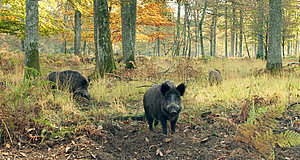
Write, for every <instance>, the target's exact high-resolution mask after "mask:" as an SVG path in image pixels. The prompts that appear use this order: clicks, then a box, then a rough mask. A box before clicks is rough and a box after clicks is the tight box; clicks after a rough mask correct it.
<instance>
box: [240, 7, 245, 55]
mask: <svg viewBox="0 0 300 160" xmlns="http://www.w3.org/2000/svg"><path fill="white" fill-rule="evenodd" d="M243 23H244V22H243V12H242V11H241V10H240V49H239V51H240V52H239V57H243V34H244V33H243Z"/></svg>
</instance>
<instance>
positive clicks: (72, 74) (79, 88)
mask: <svg viewBox="0 0 300 160" xmlns="http://www.w3.org/2000/svg"><path fill="white" fill-rule="evenodd" d="M46 80H48V81H51V82H52V84H51V87H52V89H59V90H68V91H69V92H71V93H73V95H74V98H77V97H84V98H86V99H88V100H90V99H91V97H90V94H89V92H88V89H87V88H88V86H89V81H88V80H87V79H86V78H85V77H84V76H83V75H82V74H81V73H80V72H78V71H74V70H64V71H54V72H51V73H49V75H48V76H47V78H46Z"/></svg>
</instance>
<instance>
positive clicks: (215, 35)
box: [213, 8, 218, 56]
mask: <svg viewBox="0 0 300 160" xmlns="http://www.w3.org/2000/svg"><path fill="white" fill-rule="evenodd" d="M217 14H218V10H217V8H215V12H214V32H213V35H214V36H213V38H214V39H213V56H216V47H217V43H216V41H217Z"/></svg>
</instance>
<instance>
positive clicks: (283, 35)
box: [282, 10, 287, 58]
mask: <svg viewBox="0 0 300 160" xmlns="http://www.w3.org/2000/svg"><path fill="white" fill-rule="evenodd" d="M286 14H287V11H285V12H284V10H282V21H283V22H284V23H283V24H282V56H283V58H284V57H285V36H286V25H285V23H286V17H287V15H286Z"/></svg>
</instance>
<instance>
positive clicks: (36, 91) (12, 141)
mask: <svg viewBox="0 0 300 160" xmlns="http://www.w3.org/2000/svg"><path fill="white" fill-rule="evenodd" d="M40 59H41V61H40V62H41V78H40V79H37V80H31V81H24V80H23V77H24V76H23V74H24V63H23V62H24V56H23V54H22V53H11V52H0V64H1V65H0V66H1V67H0V120H1V122H0V151H1V152H0V158H1V159H7V158H28V159H40V158H44V159H55V158H56V159H158V158H161V159H176V158H178V159H241V158H242V159H244V158H248V159H261V158H269V159H274V158H277V159H299V158H300V156H299V155H300V152H299V151H300V148H299V144H300V140H299V139H300V136H299V132H300V128H299V127H300V125H299V121H298V119H297V117H299V110H300V109H299V108H300V107H299V104H295V105H293V106H290V104H292V103H295V102H300V80H299V77H300V68H299V66H286V65H287V64H288V63H290V62H293V61H295V60H296V59H295V58H286V59H285V60H284V65H285V67H284V68H283V70H282V71H281V72H280V73H276V74H271V73H269V72H268V71H266V70H265V69H264V68H265V62H264V61H261V60H256V59H234V58H232V59H222V58H212V59H210V58H209V59H200V58H199V59H188V58H183V57H175V58H169V57H147V56H139V57H136V63H135V66H136V68H135V69H133V70H125V68H124V65H123V64H122V63H117V62H116V63H117V66H118V70H117V71H115V72H114V73H110V74H107V75H106V76H105V78H103V79H93V80H92V81H91V85H90V87H89V92H90V94H91V97H92V100H91V101H87V100H85V99H81V100H78V101H76V100H73V99H72V98H70V97H71V95H70V94H69V93H65V92H53V91H51V90H48V89H47V88H46V87H44V86H45V83H46V82H44V81H43V78H44V77H45V76H46V75H47V74H48V73H49V72H51V71H55V70H64V69H74V70H79V71H80V72H81V73H83V75H85V76H89V75H90V74H91V73H92V72H93V69H94V62H91V61H90V59H91V57H90V56H83V57H78V56H74V55H69V54H68V55H61V54H60V55H49V54H41V57H40ZM211 68H217V69H219V70H220V71H221V73H222V76H223V82H222V83H221V84H220V85H218V86H216V85H213V86H210V85H209V81H208V72H209V70H210V69H211ZM164 80H172V81H174V82H175V83H177V84H179V83H181V82H184V83H186V85H187V90H186V94H185V96H184V97H183V104H184V108H183V111H182V113H181V115H180V119H179V122H178V128H177V130H176V132H175V133H174V134H171V135H168V136H164V135H163V134H162V133H161V129H160V128H159V129H157V128H156V129H154V130H155V133H151V132H149V131H148V128H147V125H146V122H143V121H141V122H140V121H134V120H130V119H129V120H113V119H114V118H116V117H120V116H121V117H122V116H126V115H142V114H143V106H142V97H143V94H144V92H145V91H146V90H147V89H148V87H150V86H152V85H153V84H156V83H161V82H163V81H164ZM158 127H161V126H158Z"/></svg>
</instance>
